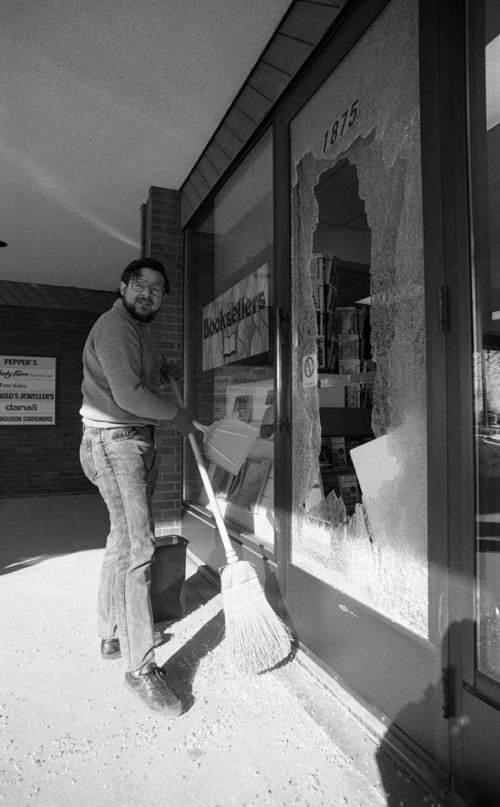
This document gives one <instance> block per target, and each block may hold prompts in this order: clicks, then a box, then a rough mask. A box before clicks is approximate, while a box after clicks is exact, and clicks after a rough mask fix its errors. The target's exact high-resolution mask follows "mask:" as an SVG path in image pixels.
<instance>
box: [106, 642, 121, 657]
mask: <svg viewBox="0 0 500 807" xmlns="http://www.w3.org/2000/svg"><path fill="white" fill-rule="evenodd" d="M121 655H122V653H121V650H120V640H119V639H103V640H102V642H101V656H102V657H103V658H105V659H108V660H111V659H114V658H121Z"/></svg>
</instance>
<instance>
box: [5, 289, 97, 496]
mask: <svg viewBox="0 0 500 807" xmlns="http://www.w3.org/2000/svg"><path fill="white" fill-rule="evenodd" d="M66 294H68V292H66ZM111 298H112V295H111V294H110V299H111ZM101 313H102V312H101V311H74V310H57V309H53V308H34V307H30V306H22V305H0V345H1V348H0V351H1V353H2V354H9V353H11V354H13V355H22V354H25V355H35V356H36V355H39V356H55V357H56V358H57V387H56V393H57V394H56V419H57V424H56V425H55V426H7V425H5V426H1V427H0V456H1V462H0V498H7V497H9V498H12V497H17V496H33V495H54V494H61V493H88V492H94V491H95V490H96V488H95V487H94V486H93V485H91V483H90V482H88V481H87V479H86V477H85V476H84V474H83V472H82V470H81V468H80V460H79V446H80V438H81V419H80V415H79V409H80V406H81V392H80V386H81V383H82V350H83V345H84V343H85V339H86V338H87V334H88V332H89V331H90V329H91V327H92V325H93V324H94V322H95V320H96V319H97V317H98V316H100V314H101Z"/></svg>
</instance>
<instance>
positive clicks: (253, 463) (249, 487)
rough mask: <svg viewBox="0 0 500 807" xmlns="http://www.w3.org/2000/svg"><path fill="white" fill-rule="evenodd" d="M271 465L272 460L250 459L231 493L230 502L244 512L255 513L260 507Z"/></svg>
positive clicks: (246, 461)
mask: <svg viewBox="0 0 500 807" xmlns="http://www.w3.org/2000/svg"><path fill="white" fill-rule="evenodd" d="M271 465H272V462H271V460H267V459H261V458H257V457H248V458H247V459H246V460H245V464H244V465H243V468H242V469H241V471H240V473H239V474H238V476H237V477H236V479H235V482H234V485H233V486H232V487H231V490H230V491H229V496H228V499H229V501H230V502H231V503H232V504H235V505H237V506H238V507H242V508H243V509H244V510H249V511H250V512H253V511H255V510H256V509H257V507H258V506H259V502H260V500H261V497H262V492H263V490H264V486H265V484H266V479H267V477H268V474H269V471H270V469H271Z"/></svg>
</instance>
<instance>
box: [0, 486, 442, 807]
mask: <svg viewBox="0 0 500 807" xmlns="http://www.w3.org/2000/svg"><path fill="white" fill-rule="evenodd" d="M0 523H1V524H2V564H1V570H2V577H1V578H0V609H1V613H2V628H1V631H2V638H1V647H2V664H1V665H0V685H1V693H2V694H1V695H0V701H1V702H0V748H1V757H0V769H1V770H0V799H1V800H2V803H3V804H5V805H8V807H27V806H28V805H36V806H37V807H87V806H89V807H90V805H93V807H129V805H130V807H146V805H147V806H148V807H149V805H153V804H158V805H163V807H181V806H182V807H191V805H192V806H193V807H229V805H235V807H258V806H259V805H260V806H261V807H262V806H263V805H268V806H269V807H291V806H292V805H297V807H346V806H347V807H381V806H382V805H386V804H390V805H407V807H420V805H422V807H423V805H438V804H441V802H440V801H438V800H437V799H435V798H433V797H432V796H430V795H429V794H427V793H425V792H424V791H423V790H422V789H421V788H420V787H419V786H418V785H417V784H416V783H414V782H412V781H411V780H410V779H409V778H408V776H407V775H405V774H403V773H402V772H401V771H399V770H398V769H397V767H396V766H395V765H393V764H392V762H390V761H389V759H386V760H385V762H384V772H383V773H384V775H383V781H382V775H381V772H380V769H379V764H380V758H379V760H378V764H377V760H376V758H375V753H376V751H377V747H376V745H375V744H374V742H373V740H372V739H371V738H370V736H369V735H368V734H367V733H366V732H365V731H364V730H363V729H362V727H361V726H360V725H359V724H358V723H357V721H356V720H355V719H354V718H353V716H352V715H351V714H350V713H349V712H348V711H347V710H346V709H345V708H344V707H343V706H342V705H341V704H340V702H339V701H338V700H337V699H336V698H335V697H334V696H333V694H332V693H331V692H329V691H328V690H327V689H325V688H324V687H323V686H322V684H321V682H320V681H319V680H318V679H317V678H316V677H315V676H314V675H312V674H311V672H310V671H308V670H307V668H306V667H304V666H303V665H302V664H300V663H299V661H298V660H297V659H295V660H294V661H292V662H290V663H288V664H286V665H284V666H283V667H281V668H280V669H276V670H274V671H271V672H268V673H265V674H263V675H260V676H255V677H245V676H243V677H240V676H235V675H234V674H232V673H231V672H229V671H228V669H227V668H226V666H225V663H224V653H223V646H222V645H221V641H222V638H223V628H224V620H223V613H222V604H221V597H220V594H219V593H218V592H217V590H216V589H214V588H212V587H211V586H210V585H209V584H208V583H207V581H206V579H205V578H204V577H203V576H201V575H200V574H199V573H198V572H197V570H196V568H194V567H190V568H189V569H188V580H187V584H186V587H185V593H186V615H185V616H184V618H183V619H182V620H180V621H178V622H176V623H174V624H165V623H163V624H162V625H160V626H159V627H160V628H161V630H162V634H163V635H162V644H161V646H160V647H159V648H158V651H157V662H158V663H159V664H161V665H162V666H164V668H165V669H166V671H167V673H168V678H169V680H170V683H171V686H172V689H173V690H174V691H175V692H176V693H177V694H178V695H179V696H180V697H181V698H182V699H183V701H184V704H185V708H186V711H185V713H184V714H183V715H182V716H181V717H179V718H176V719H174V720H171V719H168V718H164V717H160V716H157V715H156V714H154V713H152V712H150V711H148V710H147V708H146V707H144V706H143V705H142V704H141V702H140V701H138V700H136V699H135V698H134V696H133V695H131V694H130V693H128V692H127V691H126V690H125V688H124V686H123V675H124V671H123V668H122V666H121V662H120V661H112V662H110V661H103V660H101V658H100V653H99V641H98V638H97V636H96V628H95V623H96V616H95V610H96V594H97V582H98V578H99V571H100V564H101V559H102V553H103V545H104V541H105V536H106V532H107V515H106V512H105V509H104V506H103V505H102V502H101V500H100V498H99V496H97V495H96V496H92V495H89V496H61V497H44V498H32V499H17V500H3V501H0ZM190 566H191V565H190ZM388 782H389V785H388ZM384 785H385V786H384ZM386 790H389V791H390V794H389V795H387V793H386Z"/></svg>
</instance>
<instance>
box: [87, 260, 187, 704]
mask: <svg viewBox="0 0 500 807" xmlns="http://www.w3.org/2000/svg"><path fill="white" fill-rule="evenodd" d="M119 291H120V299H118V300H117V301H116V302H115V303H114V305H113V306H112V308H111V309H110V310H109V311H107V312H106V313H105V314H102V316H101V317H99V319H98V320H97V322H96V323H95V325H94V326H93V328H92V330H91V331H90V334H89V336H88V338H87V341H86V343H85V348H84V351H83V384H82V393H83V405H82V408H81V410H80V413H81V415H82V420H83V438H82V443H81V447H80V461H81V465H82V468H83V471H84V473H85V475H86V476H87V477H88V479H90V481H91V482H93V484H95V485H96V486H97V487H98V488H99V492H100V494H101V496H102V498H103V499H104V501H105V503H106V506H107V508H108V511H109V519H110V533H109V535H108V538H107V543H106V550H105V553H104V560H103V565H102V571H101V578H100V583H99V593H98V629H99V635H100V637H101V655H102V657H103V658H105V659H115V658H119V657H120V656H121V657H122V658H123V660H124V663H125V669H126V673H125V686H126V687H127V688H128V689H129V690H131V691H132V692H133V693H135V694H136V695H137V696H138V697H139V698H140V699H141V700H142V701H143V702H144V703H145V704H146V705H147V706H148V707H149V708H151V709H154V710H155V711H159V712H162V713H164V714H168V715H172V716H173V715H178V714H180V713H181V711H182V704H181V702H180V700H179V699H178V698H177V697H176V695H175V694H174V693H173V692H172V691H171V690H170V689H169V687H168V686H167V683H166V680H165V677H166V676H165V671H164V670H163V669H162V668H161V667H158V666H157V665H156V663H155V659H154V625H153V617H152V610H151V603H150V596H149V583H150V575H151V563H152V559H153V553H154V525H153V516H152V507H151V498H152V494H153V491H154V487H155V483H156V479H157V475H158V455H157V452H156V449H155V439H154V431H155V426H157V425H159V424H160V423H162V422H165V421H167V422H169V423H170V424H171V425H172V427H173V428H174V429H176V430H177V431H179V432H181V433H182V434H183V435H187V434H189V433H191V432H194V426H193V421H192V417H191V414H190V413H189V412H188V411H187V410H186V409H184V408H183V407H181V406H179V407H178V406H176V405H174V404H170V403H167V402H165V401H164V400H162V398H161V397H160V395H159V384H157V383H156V378H155V375H156V368H155V363H154V360H153V356H152V352H151V348H150V345H149V342H148V336H147V331H148V323H150V322H151V321H152V320H153V319H154V317H155V316H156V314H157V312H158V311H159V309H160V307H161V304H162V301H163V298H164V296H165V295H166V294H168V292H169V282H168V278H167V276H166V273H165V269H164V267H163V264H162V263H160V261H156V260H153V259H151V258H141V259H139V260H136V261H133V262H132V263H130V264H129V265H128V266H127V267H126V268H125V269H124V271H123V273H122V276H121V282H120V287H119Z"/></svg>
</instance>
